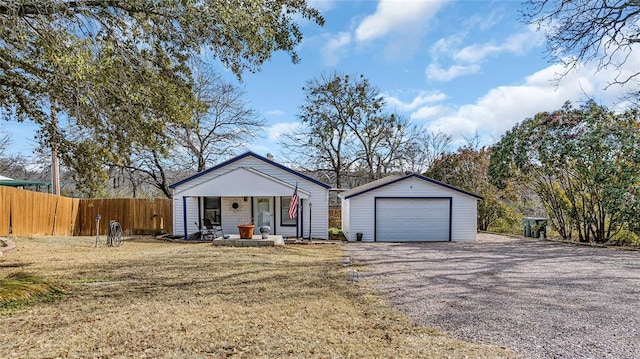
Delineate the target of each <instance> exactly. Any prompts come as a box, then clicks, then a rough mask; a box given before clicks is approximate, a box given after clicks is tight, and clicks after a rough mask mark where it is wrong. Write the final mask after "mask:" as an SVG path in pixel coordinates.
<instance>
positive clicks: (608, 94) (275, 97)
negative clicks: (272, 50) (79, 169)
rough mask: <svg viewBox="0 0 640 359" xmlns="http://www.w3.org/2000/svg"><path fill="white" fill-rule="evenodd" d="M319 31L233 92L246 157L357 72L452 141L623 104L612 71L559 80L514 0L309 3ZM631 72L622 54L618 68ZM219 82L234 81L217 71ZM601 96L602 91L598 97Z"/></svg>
mask: <svg viewBox="0 0 640 359" xmlns="http://www.w3.org/2000/svg"><path fill="white" fill-rule="evenodd" d="M309 3H310V4H311V5H312V6H314V7H316V8H317V9H319V10H320V11H321V13H322V14H323V16H324V17H325V20H326V23H325V26H324V27H320V26H317V25H316V24H313V23H310V22H302V23H301V25H302V31H303V34H304V41H303V43H302V44H301V45H300V46H299V47H298V49H297V52H298V54H299V56H300V58H301V61H300V63H299V64H292V63H291V61H290V58H289V56H288V55H287V54H284V53H278V54H275V55H274V56H273V58H272V59H271V60H270V61H269V62H267V63H266V64H265V65H264V66H263V68H262V70H261V71H260V72H258V73H255V74H252V73H246V74H244V76H243V82H242V84H240V85H241V86H244V88H245V90H246V100H247V102H248V103H249V105H250V106H252V107H253V108H255V109H256V110H257V112H258V113H259V114H260V116H261V117H263V118H264V119H265V120H266V121H267V123H268V127H267V129H266V131H265V132H264V137H263V138H260V139H258V140H256V141H255V142H254V143H252V144H247V149H249V150H252V151H255V152H257V153H259V154H263V155H264V154H266V153H268V152H271V153H273V154H274V155H276V158H277V157H278V156H279V155H280V153H281V150H282V149H281V148H280V147H279V145H278V144H277V142H278V136H279V135H280V134H282V133H284V132H286V131H295V128H296V126H297V123H298V118H297V114H298V109H299V107H300V106H301V105H302V104H303V101H304V96H303V93H302V91H301V88H302V86H304V85H305V82H306V81H307V80H309V79H311V78H313V77H316V76H318V75H320V74H321V73H323V72H326V73H330V72H333V71H339V72H343V73H347V74H363V75H364V76H365V77H367V78H368V79H369V80H370V82H371V84H372V85H374V86H376V87H377V88H378V89H379V90H380V92H381V93H382V94H383V95H384V96H385V100H386V102H387V105H388V110H389V111H395V112H397V113H399V114H402V115H404V116H407V117H408V118H410V119H411V121H412V122H414V123H416V124H419V125H422V126H424V127H426V128H427V129H429V130H431V131H442V132H445V133H447V134H450V135H451V136H453V138H454V140H455V141H457V143H462V142H463V141H464V138H465V137H467V138H469V137H473V136H474V135H475V134H476V133H478V135H479V136H480V139H481V141H482V144H483V145H489V144H491V143H493V142H495V141H497V140H498V139H499V138H500V136H501V135H502V134H503V133H504V132H505V131H506V130H508V129H510V128H511V127H513V125H515V124H516V123H517V122H519V121H522V120H523V119H525V118H527V117H531V116H533V115H534V114H535V113H537V112H540V111H551V110H556V109H559V108H560V107H561V106H562V104H563V103H564V102H565V101H567V100H569V101H573V102H575V103H577V102H580V101H584V100H585V99H588V98H592V99H594V100H596V101H597V102H599V103H601V104H604V105H607V106H611V107H614V106H624V105H625V104H624V103H621V102H620V98H621V96H622V95H623V94H624V93H625V92H626V91H628V90H629V89H628V88H620V87H619V86H610V87H608V88H607V85H608V84H609V82H611V81H612V79H613V78H614V77H615V75H616V73H615V72H614V71H613V70H609V69H603V70H601V71H596V67H597V64H595V63H593V64H590V63H586V64H582V66H580V68H579V69H578V70H576V71H573V72H571V73H569V74H568V75H567V76H566V77H564V78H563V79H562V80H560V81H556V79H557V75H558V74H559V73H560V72H562V71H563V68H562V67H561V66H560V65H557V64H552V63H550V62H549V60H548V58H547V57H546V56H545V49H546V47H545V39H544V35H543V34H542V33H541V32H539V31H536V28H535V27H533V26H530V25H527V24H525V23H523V22H522V21H521V19H520V16H519V11H520V10H521V6H522V5H521V3H520V1H486V0H478V1H474V0H468V1H454V0H311V1H309ZM635 68H640V56H632V57H631V58H630V59H629V61H628V62H627V64H626V66H625V68H623V71H625V69H629V70H630V71H631V70H633V69H635ZM219 70H220V72H221V73H222V74H223V75H224V76H225V78H226V79H227V80H228V81H232V82H236V83H237V81H236V79H235V77H234V76H233V75H232V74H231V73H230V72H229V71H228V70H225V69H223V68H221V67H220V68H219ZM605 88H606V90H605ZM0 129H1V130H2V131H3V132H5V133H8V134H11V135H12V137H13V139H14V150H15V151H22V152H29V150H30V148H31V147H32V146H33V144H34V142H33V141H32V140H30V138H32V135H31V134H30V132H31V131H33V130H34V129H35V126H34V125H30V124H15V123H7V122H4V123H2V124H0Z"/></svg>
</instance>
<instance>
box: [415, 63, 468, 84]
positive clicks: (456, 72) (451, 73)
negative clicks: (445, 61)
mask: <svg viewBox="0 0 640 359" xmlns="http://www.w3.org/2000/svg"><path fill="white" fill-rule="evenodd" d="M478 71H480V66H478V65H473V64H472V65H451V66H450V67H449V68H446V69H445V68H443V67H441V66H440V65H438V64H436V63H433V64H430V65H429V66H427V69H426V70H425V74H426V75H427V79H429V80H436V81H450V80H453V79H455V78H456V77H460V76H463V75H468V74H473V73H476V72H478Z"/></svg>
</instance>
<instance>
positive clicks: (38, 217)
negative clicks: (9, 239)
mask: <svg viewBox="0 0 640 359" xmlns="http://www.w3.org/2000/svg"><path fill="white" fill-rule="evenodd" d="M98 214H99V215H100V217H101V220H100V222H99V223H100V234H106V233H107V228H108V226H109V220H116V221H118V222H120V224H121V225H122V228H123V231H124V233H125V234H126V235H132V234H161V233H171V232H172V231H173V212H172V202H171V200H170V199H140V198H103V199H78V198H67V197H61V196H54V195H50V194H46V193H40V192H33V191H26V190H21V189H16V188H11V187H4V186H0V236H8V235H14V236H72V235H75V236H91V235H95V234H96V224H97V221H96V217H97V216H98Z"/></svg>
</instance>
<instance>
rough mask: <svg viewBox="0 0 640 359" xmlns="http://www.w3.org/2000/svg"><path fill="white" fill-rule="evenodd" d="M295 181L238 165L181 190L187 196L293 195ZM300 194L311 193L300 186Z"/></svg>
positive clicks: (307, 194)
mask: <svg viewBox="0 0 640 359" xmlns="http://www.w3.org/2000/svg"><path fill="white" fill-rule="evenodd" d="M294 190H295V183H294V184H291V183H288V182H285V181H283V180H281V179H278V178H275V177H273V176H270V175H268V174H266V173H263V172H260V171H258V170H256V169H254V168H251V167H238V168H235V169H233V170H231V171H229V172H226V173H223V174H221V175H220V176H217V177H215V178H212V179H210V180H208V181H205V182H202V183H199V184H196V185H194V186H192V187H189V188H187V189H185V190H184V191H181V192H180V194H181V195H182V196H185V197H205V196H206V197H248V196H251V197H255V196H279V197H280V196H291V195H293V191H294ZM298 193H299V195H301V194H304V195H306V196H309V195H310V194H311V193H310V192H309V191H307V190H305V189H303V188H300V187H298Z"/></svg>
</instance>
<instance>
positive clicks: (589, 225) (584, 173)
mask: <svg viewBox="0 0 640 359" xmlns="http://www.w3.org/2000/svg"><path fill="white" fill-rule="evenodd" d="M639 143H640V130H639V127H638V118H637V114H636V112H634V111H627V112H625V113H621V114H616V113H613V112H611V111H608V110H607V109H606V108H604V107H602V106H598V105H597V104H595V103H593V102H589V103H587V104H585V105H584V106H581V107H580V108H573V107H572V106H571V105H570V104H566V105H565V107H563V109H561V110H559V111H556V112H553V113H540V114H538V115H536V116H535V117H534V118H532V119H527V120H525V121H523V122H522V123H521V124H518V125H516V126H515V127H514V128H513V129H512V130H511V131H508V132H507V133H506V134H505V135H504V136H503V137H502V139H501V140H500V142H498V143H497V144H496V146H495V147H494V151H493V153H492V156H491V163H490V168H489V173H490V176H491V180H492V183H494V184H495V185H496V186H498V187H499V188H503V187H504V186H505V185H506V184H507V183H508V182H509V181H511V180H516V181H518V182H520V183H523V184H528V185H530V186H531V188H532V189H533V190H534V191H535V193H536V194H537V195H538V196H539V197H540V199H541V200H542V202H543V203H544V205H545V207H546V209H547V212H548V215H549V217H550V221H551V223H552V225H553V226H554V227H555V228H556V229H557V230H558V232H559V233H560V235H561V236H562V237H563V238H566V239H571V238H572V236H573V235H574V234H576V235H577V237H578V240H579V241H585V242H586V241H596V242H606V241H608V240H609V239H610V238H611V237H612V236H614V235H615V234H617V233H618V232H619V231H620V230H621V229H623V228H625V227H626V226H628V224H629V221H630V216H631V213H632V210H631V209H632V208H634V207H637V205H638V200H640V190H639V188H638V184H639V183H640V151H639V148H638V144H639Z"/></svg>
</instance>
